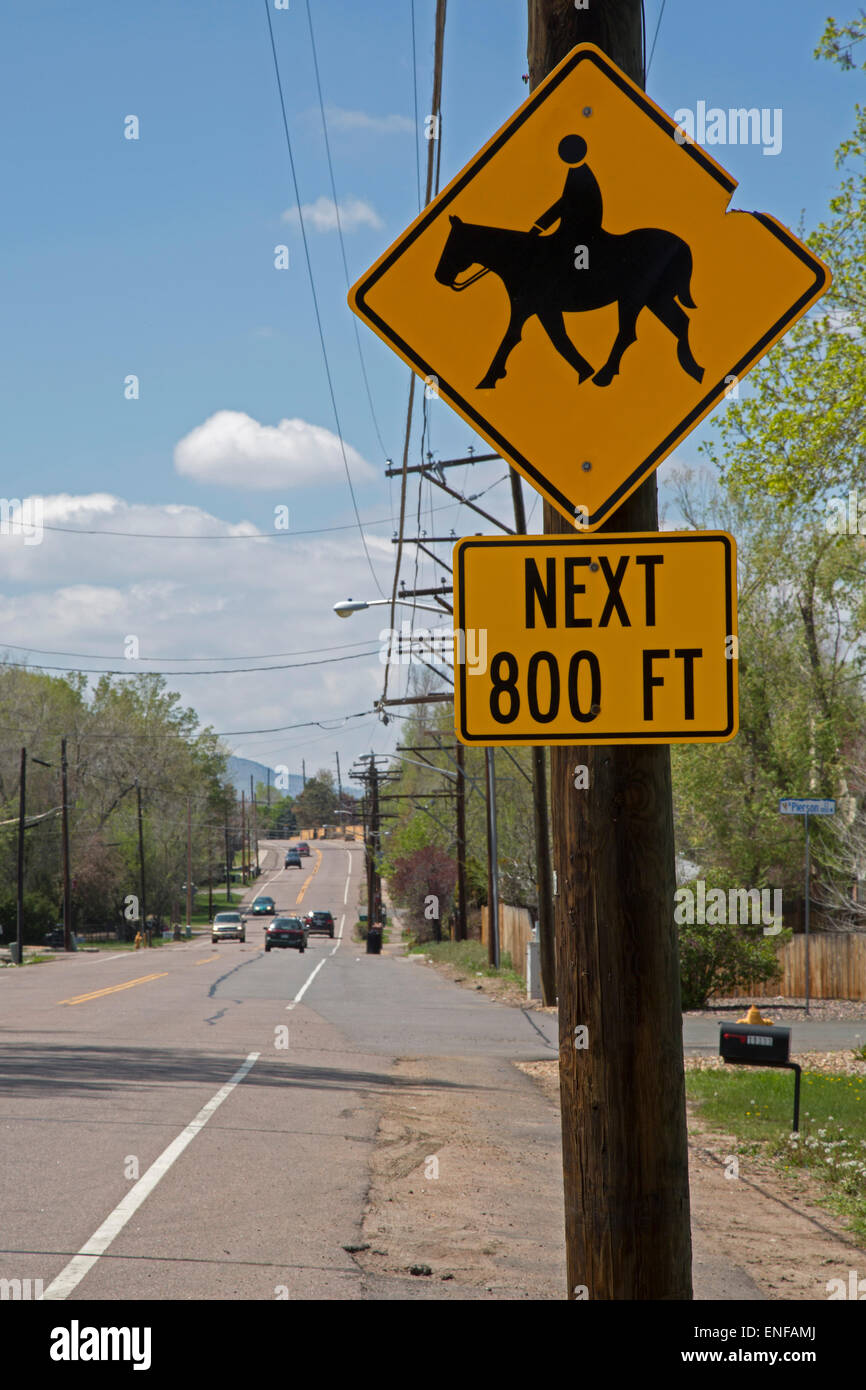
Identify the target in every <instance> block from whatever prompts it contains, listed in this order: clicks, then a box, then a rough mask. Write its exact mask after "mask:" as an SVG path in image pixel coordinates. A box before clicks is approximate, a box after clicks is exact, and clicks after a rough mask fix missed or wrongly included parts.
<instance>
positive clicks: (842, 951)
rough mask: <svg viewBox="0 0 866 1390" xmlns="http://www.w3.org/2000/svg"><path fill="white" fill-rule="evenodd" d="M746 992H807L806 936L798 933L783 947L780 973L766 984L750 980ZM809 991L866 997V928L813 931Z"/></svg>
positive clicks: (819, 995) (817, 995)
mask: <svg viewBox="0 0 866 1390" xmlns="http://www.w3.org/2000/svg"><path fill="white" fill-rule="evenodd" d="M742 992H743V993H744V994H754V995H756V996H757V995H767V994H780V995H781V996H782V997H783V998H784V999H802V998H804V997H805V994H806V937H805V934H800V933H798V934H797V935H796V936H792V937H791V940H790V941H788V942H786V943H785V945H784V946H781V947H780V948H779V976H778V979H777V980H776V981H771V982H770V983H769V984H766V985H756V984H754V982H752V981H747V982H746V983H745V984H744V985H743V986H742ZM809 994H810V996H811V997H812V998H813V999H866V932H812V933H810V935H809Z"/></svg>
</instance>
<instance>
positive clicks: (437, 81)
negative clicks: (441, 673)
mask: <svg viewBox="0 0 866 1390" xmlns="http://www.w3.org/2000/svg"><path fill="white" fill-rule="evenodd" d="M446 8H447V0H436V40H435V50H434V63H433V100H432V118H433V120H434V122H435V123H436V128H435V129H434V132H433V133H434V134H435V137H436V143H437V144H438V143H439V135H440V131H439V129H438V125H439V122H440V111H441V105H442V67H443V55H444V47H445V13H446ZM412 67H413V72H414V74H415V153H416V163H417V159H418V133H419V132H418V85H417V62H416V53H415V4H414V0H413V3H412ZM436 187H437V191H438V187H439V170H438V166H437V170H436ZM432 188H433V142H432V141H428V149H427V186H426V190H425V194H424V201H425V205H426V204H427V203H429V202H430V196H431V192H432ZM420 191H421V185H420V166H419V184H418V192H419V204H420ZM419 210H420V209H419ZM414 402H415V373H414V372H410V379H409V405H408V409H407V411H406V430H405V434H404V438H403V469H402V475H401V479H400V532H399V537H398V545H397V554H396V556H395V560H394V581H393V584H392V587H391V627H392V628H393V626H394V609H395V605H396V603H397V583H398V580H399V577H400V568H401V565H402V563H403V528H404V526H405V521H406V470H407V468H408V465H409V443H410V439H411V434H412V413H413V409H414ZM426 422H427V410H426V398H425V408H424V430H425V432H426V427H427V424H426ZM421 447H422V449H423V434H422V444H421ZM421 488H422V485H421V481H420V479H419V484H418V516H419V522H418V529H419V530H420V514H421ZM417 573H418V552H417V550H416V552H415V574H416V577H417ZM413 587H414V585H413ZM413 620H414V614H413ZM388 676H389V667H388V666H386V667H385V680H384V683H383V687H382V699H383V700H384V699H385V698H386V696H387V694H388Z"/></svg>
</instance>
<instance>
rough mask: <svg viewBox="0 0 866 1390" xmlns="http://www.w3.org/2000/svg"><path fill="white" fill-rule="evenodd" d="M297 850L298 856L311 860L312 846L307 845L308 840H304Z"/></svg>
mask: <svg viewBox="0 0 866 1390" xmlns="http://www.w3.org/2000/svg"><path fill="white" fill-rule="evenodd" d="M297 850H298V854H300V855H301V856H302V858H304V859H307V858H309V854H310V846H309V845H308V844H307V842H306V840H302V841H301V843H300V844H299V845H298V846H297Z"/></svg>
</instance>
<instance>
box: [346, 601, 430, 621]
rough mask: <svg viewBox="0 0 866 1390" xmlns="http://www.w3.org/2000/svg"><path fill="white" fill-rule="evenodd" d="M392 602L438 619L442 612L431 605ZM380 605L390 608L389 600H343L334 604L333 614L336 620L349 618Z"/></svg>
mask: <svg viewBox="0 0 866 1390" xmlns="http://www.w3.org/2000/svg"><path fill="white" fill-rule="evenodd" d="M394 602H395V603H402V604H403V605H404V606H405V607H406V608H423V610H424V612H425V613H438V614H439V616H440V618H441V617H442V615H443V611H444V610H443V609H441V608H434V607H433V606H432V605H431V604H428V603H414V602H410V600H409V599H405V598H395V599H394ZM382 604H385V605H386V606H387V607H390V606H391V600H390V599H389V598H373V599H370V600H369V601H368V600H365V599H354V598H344V599H341V600H340V602H339V603H335V604H334V612H335V613H336V615H337V617H338V618H351V616H352V614H353V613H363V611H364V609H365V608H379V607H381V606H382Z"/></svg>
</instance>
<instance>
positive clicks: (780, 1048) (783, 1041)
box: [719, 1023, 800, 1134]
mask: <svg viewBox="0 0 866 1390" xmlns="http://www.w3.org/2000/svg"><path fill="white" fill-rule="evenodd" d="M790 1051H791V1030H790V1028H774V1027H772V1026H771V1025H769V1024H765V1025H761V1024H758V1023H720V1024H719V1056H720V1057H722V1058H723V1059H724V1061H726V1062H734V1063H736V1065H737V1066H741V1067H744V1066H745V1067H784V1068H785V1070H786V1071H792V1072H793V1073H794V1125H793V1132H794V1134H796V1133H797V1132H798V1130H799V1128H800V1065H799V1063H798V1062H792V1061H791V1060H790Z"/></svg>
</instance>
